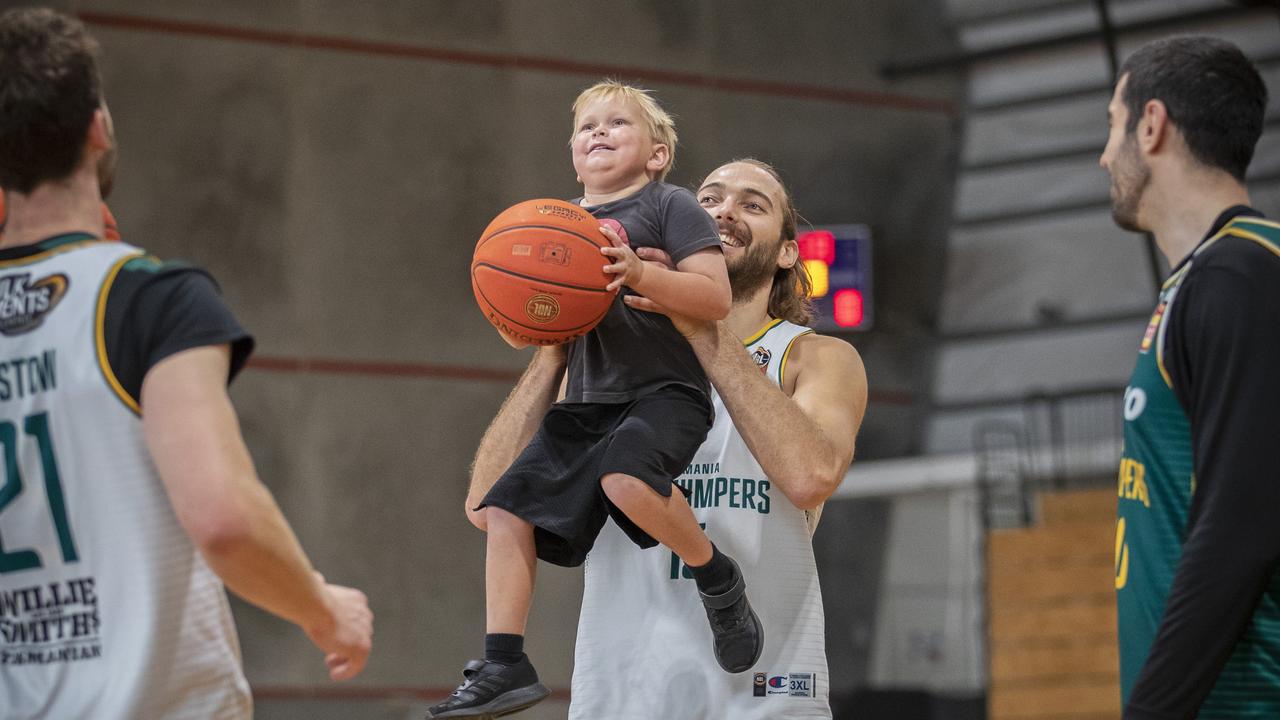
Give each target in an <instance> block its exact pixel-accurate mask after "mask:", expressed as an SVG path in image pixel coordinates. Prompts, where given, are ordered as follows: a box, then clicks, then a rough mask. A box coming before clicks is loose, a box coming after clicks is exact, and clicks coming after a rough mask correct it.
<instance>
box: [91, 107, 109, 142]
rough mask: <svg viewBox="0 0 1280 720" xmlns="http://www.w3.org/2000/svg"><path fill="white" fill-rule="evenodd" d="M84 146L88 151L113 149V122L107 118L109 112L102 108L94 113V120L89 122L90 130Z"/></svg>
mask: <svg viewBox="0 0 1280 720" xmlns="http://www.w3.org/2000/svg"><path fill="white" fill-rule="evenodd" d="M84 145H85V149H86V150H102V151H106V150H110V149H111V121H110V120H109V119H108V118H107V111H106V110H104V109H103V108H101V107H99V108H98V109H97V110H94V111H93V119H92V120H90V121H89V129H88V130H87V131H86V132H85V143H84Z"/></svg>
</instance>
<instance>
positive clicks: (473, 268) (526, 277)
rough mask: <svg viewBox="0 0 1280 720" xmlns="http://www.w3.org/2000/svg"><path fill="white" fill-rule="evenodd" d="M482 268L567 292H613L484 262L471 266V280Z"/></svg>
mask: <svg viewBox="0 0 1280 720" xmlns="http://www.w3.org/2000/svg"><path fill="white" fill-rule="evenodd" d="M482 267H486V268H490V269H492V270H497V271H498V272H502V273H506V274H507V275H512V276H514V277H518V278H520V279H521V280H532V281H534V282H540V283H546V284H547V285H555V286H556V287H562V288H567V289H569V290H585V291H587V292H597V293H606V294H608V293H612V292H614V291H613V290H605V289H604V288H593V287H584V286H582V285H570V284H568V283H562V282H556V281H555V280H546V279H544V278H540V277H535V276H533V275H525V274H524V273H518V272H516V271H515V270H509V269H507V268H504V267H500V266H498V265H494V264H493V263H486V262H482V263H476V264H474V265H472V266H471V277H472V278H473V279H474V278H475V276H476V268H482Z"/></svg>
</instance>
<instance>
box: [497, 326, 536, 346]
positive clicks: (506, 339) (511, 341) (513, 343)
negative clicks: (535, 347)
mask: <svg viewBox="0 0 1280 720" xmlns="http://www.w3.org/2000/svg"><path fill="white" fill-rule="evenodd" d="M495 329H497V328H495ZM498 337H501V338H502V340H503V342H505V343H506V344H508V345H510V346H511V347H513V348H515V349H517V350H523V349H525V348H527V347H529V343H527V342H522V341H520V340H517V339H515V338H513V337H511V336H510V335H508V334H506V333H504V332H502V331H501V330H498Z"/></svg>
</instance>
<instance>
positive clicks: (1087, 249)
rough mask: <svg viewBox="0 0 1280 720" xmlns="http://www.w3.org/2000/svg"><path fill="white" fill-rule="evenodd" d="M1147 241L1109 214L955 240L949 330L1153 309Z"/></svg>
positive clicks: (945, 313) (1006, 227) (972, 232)
mask: <svg viewBox="0 0 1280 720" xmlns="http://www.w3.org/2000/svg"><path fill="white" fill-rule="evenodd" d="M1145 242H1146V241H1145V239H1144V238H1143V236H1141V235H1137V234H1134V233H1129V232H1126V231H1124V230H1121V229H1119V228H1117V227H1116V225H1115V222H1113V221H1112V219H1111V213H1110V212H1109V211H1107V210H1090V211H1084V212H1079V213H1071V214H1067V215H1053V216H1047V217H1044V218H1035V219H1031V220H1024V221H1018V222H1012V223H1004V224H1000V225H981V226H978V227H974V228H961V229H957V230H956V231H954V232H953V233H952V238H951V249H950V252H949V255H948V264H947V292H946V296H945V300H944V302H943V307H942V319H941V326H942V328H943V330H944V331H946V332H962V331H973V330H983V329H990V328H1007V327H1010V326H1018V325H1023V326H1028V327H1032V326H1035V325H1037V324H1040V323H1042V322H1044V321H1060V320H1068V321H1070V320H1079V319H1086V318H1093V317H1098V316H1107V315H1111V316H1114V315H1117V314H1121V313H1127V312H1135V313H1141V312H1145V311H1146V310H1147V309H1148V308H1147V305H1148V303H1149V302H1150V300H1151V298H1152V297H1153V294H1154V287H1153V283H1152V281H1151V276H1150V272H1149V270H1148V261H1147V250H1146V247H1145Z"/></svg>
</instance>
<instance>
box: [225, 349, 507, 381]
mask: <svg viewBox="0 0 1280 720" xmlns="http://www.w3.org/2000/svg"><path fill="white" fill-rule="evenodd" d="M247 367H251V368H255V369H257V370H267V371H273V372H289V373H303V374H326V375H365V376H372V377H394V378H443V379H449V380H479V381H488V382H501V383H514V382H515V381H516V380H519V379H520V374H521V371H519V370H499V369H494V368H477V367H466V366H463V365H434V364H429V363H397V362H381V361H375V360H364V361H362V360H337V359H333V358H288V357H273V356H270V355H265V356H264V355H258V356H254V357H251V358H249V362H248V365H247Z"/></svg>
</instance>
